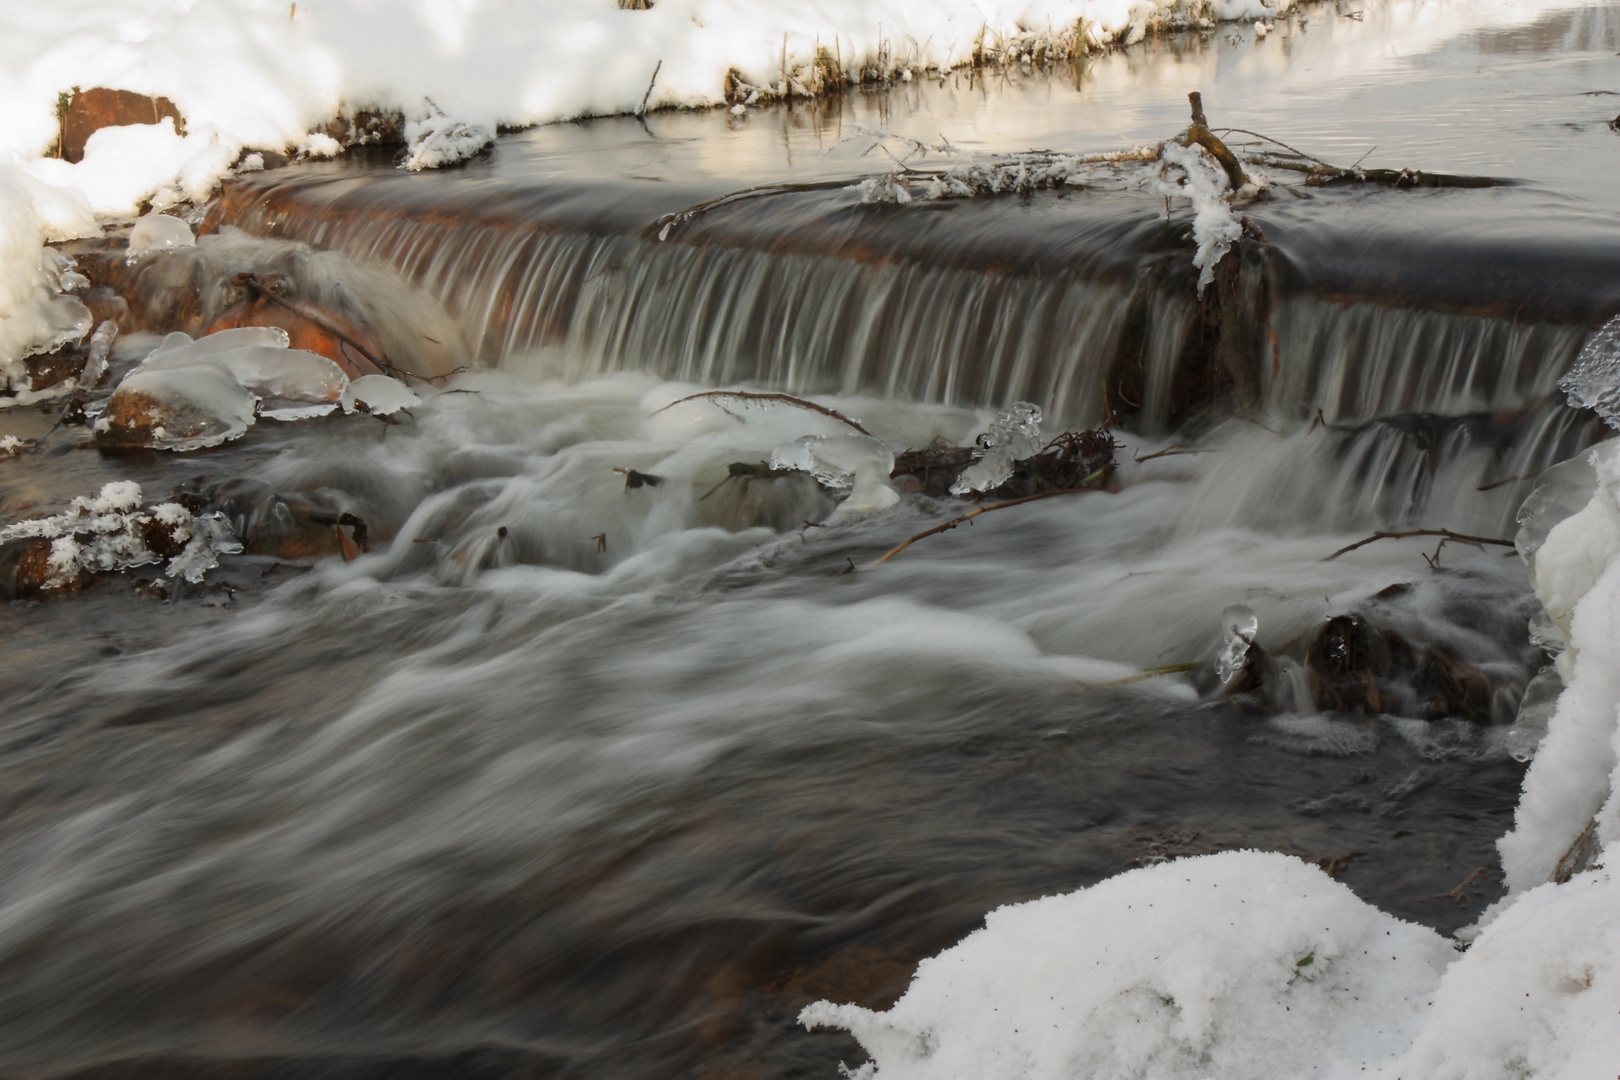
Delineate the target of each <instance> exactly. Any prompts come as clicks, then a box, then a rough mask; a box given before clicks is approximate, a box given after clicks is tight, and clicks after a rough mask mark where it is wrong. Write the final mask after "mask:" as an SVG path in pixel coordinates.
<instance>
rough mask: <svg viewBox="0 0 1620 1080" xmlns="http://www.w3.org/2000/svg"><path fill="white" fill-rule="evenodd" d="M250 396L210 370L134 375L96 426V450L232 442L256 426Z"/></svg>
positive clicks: (223, 372)
mask: <svg viewBox="0 0 1620 1080" xmlns="http://www.w3.org/2000/svg"><path fill="white" fill-rule="evenodd" d="M256 405H257V402H256V401H255V399H254V397H253V395H252V394H251V393H250V392H249V391H248V390H247V389H246V388H245V387H243V386H242V384H241V383H239V382H237V381H236V379H234V378H233V377H232V376H231V375H230V373H229V372H227V371H226V370H224V369H223V368H221V367H218V366H216V365H212V364H199V365H197V366H195V367H185V368H171V369H164V370H159V371H136V372H132V373H131V374H130V375H128V376H127V377H126V378H125V379H124V381H123V382H121V383H119V384H118V389H117V390H115V391H113V395H112V397H110V398H108V399H107V404H106V408H105V409H104V410H103V412H102V414H101V417H100V418H99V419H98V420H97V421H96V423H95V427H94V431H95V440H96V445H98V446H101V447H103V448H106V449H114V450H116V449H130V448H135V447H154V448H158V449H165V450H196V449H200V448H202V447H207V446H218V445H219V444H220V443H223V442H227V441H229V440H231V439H235V438H238V437H240V436H241V435H242V434H244V433H245V432H246V431H247V429H248V428H249V427H250V426H252V424H253V421H254V409H255V407H256Z"/></svg>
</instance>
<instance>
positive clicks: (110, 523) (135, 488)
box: [0, 480, 242, 589]
mask: <svg viewBox="0 0 1620 1080" xmlns="http://www.w3.org/2000/svg"><path fill="white" fill-rule="evenodd" d="M158 537H161V539H162V540H163V541H164V544H163V546H164V547H165V548H169V549H172V548H173V547H174V546H176V545H178V546H179V547H180V551H179V552H178V553H176V554H174V555H173V556H172V557H171V558H170V559H169V565H168V567H167V569H166V573H167V574H168V576H169V577H183V578H185V579H186V580H187V581H191V582H199V581H202V580H203V577H204V575H205V574H207V572H208V571H209V570H211V569H213V568H214V567H216V566H218V565H219V555H221V554H234V553H235V552H238V551H241V550H242V545H241V544H239V543H238V542H237V541H236V538H235V536H234V535H233V534H232V532H231V529H230V526H229V525H228V524H227V523H226V522H225V519H224V517H223V516H222V515H220V514H209V515H204V516H201V517H199V516H198V515H195V514H193V513H192V512H191V511H189V510H187V509H186V508H185V507H183V506H181V505H180V504H179V503H160V504H158V505H156V506H148V507H142V505H141V485H140V484H138V483H136V482H135V481H133V480H116V481H113V482H112V483H109V484H106V485H104V486H103V487H102V489H101V491H100V493H99V494H97V495H95V496H85V495H81V496H79V497H77V498H75V499H74V500H73V501H72V502H71V503H69V504H68V508H67V509H66V510H65V511H63V512H62V513H60V514H55V515H52V516H50V517H43V518H34V519H31V520H28V521H19V522H16V523H15V524H12V525H8V526H6V527H5V528H3V529H0V542H6V541H15V540H49V541H50V542H51V551H50V555H49V557H48V559H47V563H46V566H47V571H48V574H47V577H46V579H45V581H44V583H43V584H44V587H45V588H47V589H57V588H64V587H69V586H73V585H76V584H78V583H79V581H80V579H81V578H82V577H83V576H84V575H86V574H99V573H107V572H109V571H114V570H127V569H130V568H133V567H137V566H146V565H148V564H151V563H156V562H161V561H162V560H163V556H162V555H159V554H158V553H157V552H155V551H153V550H152V548H151V546H150V544H151V543H152V542H153V540H154V538H158Z"/></svg>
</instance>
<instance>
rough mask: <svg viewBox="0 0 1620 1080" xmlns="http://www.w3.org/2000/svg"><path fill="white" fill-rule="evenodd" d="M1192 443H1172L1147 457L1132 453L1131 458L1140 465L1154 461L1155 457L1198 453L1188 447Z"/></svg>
mask: <svg viewBox="0 0 1620 1080" xmlns="http://www.w3.org/2000/svg"><path fill="white" fill-rule="evenodd" d="M1191 445H1193V444H1192V443H1189V442H1178V443H1171V444H1170V445H1169V446H1167V447H1165V448H1164V449H1163V450H1158V451H1155V452H1154V453H1151V454H1149V455H1148V456H1147V457H1140V456H1138V455H1136V454H1132V455H1131V460H1132V461H1134V462H1136V463H1137V464H1138V465H1140V464H1141V463H1142V462H1144V461H1152V460H1153V459H1154V458H1162V457H1180V456H1181V455H1182V454H1196V453H1198V451H1197V450H1189V449H1187V447H1189V446H1191Z"/></svg>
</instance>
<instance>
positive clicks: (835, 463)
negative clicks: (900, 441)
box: [771, 435, 900, 514]
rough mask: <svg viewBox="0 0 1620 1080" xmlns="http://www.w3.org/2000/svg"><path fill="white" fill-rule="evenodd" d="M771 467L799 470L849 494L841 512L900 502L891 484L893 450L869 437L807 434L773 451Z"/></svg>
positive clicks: (841, 504) (873, 508) (898, 495)
mask: <svg viewBox="0 0 1620 1080" xmlns="http://www.w3.org/2000/svg"><path fill="white" fill-rule="evenodd" d="M771 468H773V469H798V470H799V471H801V472H807V473H809V474H810V475H812V476H814V477H815V478H816V479H817V480H818V481H820V482H821V484H822V485H823V486H825V487H828V488H831V489H833V490H834V491H847V492H849V494H848V495H847V496H845V498H844V500H843V502H841V503H840V504H839V512H841V513H846V514H848V513H857V512H865V511H872V510H883V509H886V508H888V507H890V506H893V505H894V504H895V503H897V502H899V501H900V493H899V492H897V491H895V490H894V485H893V484H891V483H889V474H890V473H892V472H894V451H893V450H890V449H889V447H888V445H887V444H886V443H884V442H883V441H881V440H879V439H874V438H873V437H871V436H870V435H807V436H805V437H804V438H802V439H796V440H794V441H793V442H790V443H788V444H786V445H784V446H778V447H777V448H776V449H775V450H773V451H771Z"/></svg>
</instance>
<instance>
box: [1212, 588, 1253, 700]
mask: <svg viewBox="0 0 1620 1080" xmlns="http://www.w3.org/2000/svg"><path fill="white" fill-rule="evenodd" d="M1221 630H1222V632H1223V633H1224V634H1225V635H1226V641H1225V643H1224V644H1223V645H1222V646H1221V651H1220V654H1219V655H1218V656H1216V658H1215V671H1216V674H1218V675H1220V677H1221V682H1222V683H1225V684H1228V685H1230V684H1231V683H1232V682H1233V681H1234V680H1236V679H1237V677H1238V676H1239V675H1241V674H1243V661H1244V660H1246V659H1248V656H1249V646H1250V645H1253V644H1254V636H1255V635H1256V634H1258V633H1259V632H1260V620H1259V619H1258V618H1256V616H1255V614H1254V611H1253V610H1252V609H1251V608H1249V607H1248V606H1247V605H1245V604H1231V605H1228V607H1227V608H1226V610H1225V611H1223V612H1221Z"/></svg>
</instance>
